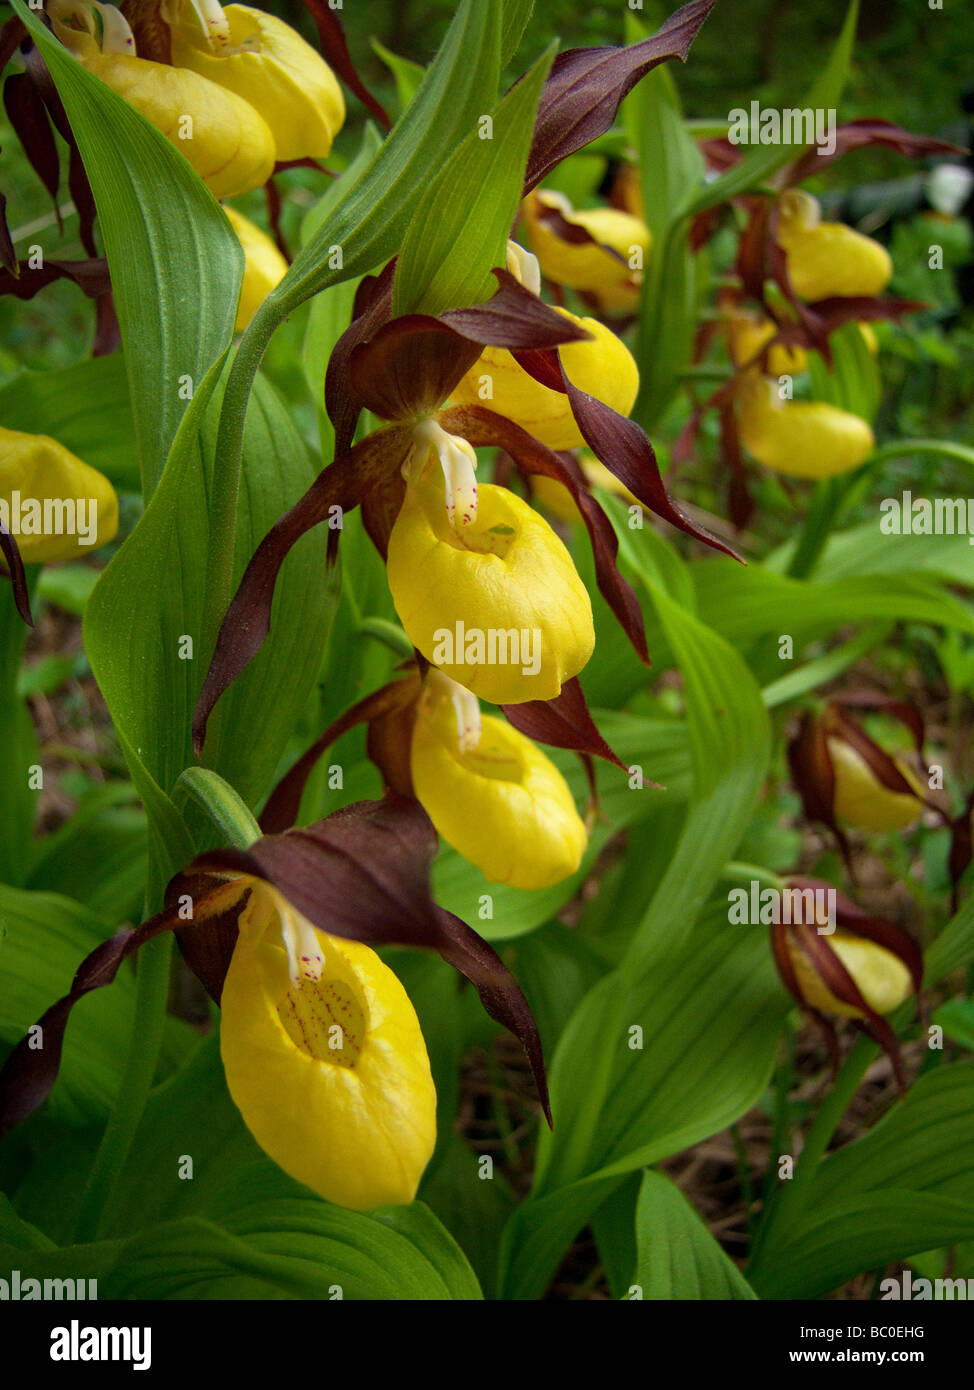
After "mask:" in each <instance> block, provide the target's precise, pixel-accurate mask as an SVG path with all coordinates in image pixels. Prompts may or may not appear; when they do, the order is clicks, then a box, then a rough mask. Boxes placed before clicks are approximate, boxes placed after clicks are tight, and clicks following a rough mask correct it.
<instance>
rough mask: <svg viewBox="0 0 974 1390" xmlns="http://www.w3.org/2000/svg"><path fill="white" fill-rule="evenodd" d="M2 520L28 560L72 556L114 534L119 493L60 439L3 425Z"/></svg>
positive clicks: (0, 451) (38, 561)
mask: <svg viewBox="0 0 974 1390" xmlns="http://www.w3.org/2000/svg"><path fill="white" fill-rule="evenodd" d="M0 520H2V521H3V523H4V525H5V526H6V528H7V530H8V531H9V532H10V533H11V534H12V535H13V537H14V539H15V540H16V542H17V548H18V549H19V551H20V556H21V559H22V560H23V561H24V564H27V565H31V564H45V563H48V562H50V561H54V560H70V559H74V558H75V557H76V556H78V555H84V554H89V553H90V552H91V551H92V550H94V549H95V547H96V546H99V545H106V544H107V543H108V541H110V540H111V539H112V537H113V536H114V535H115V533H116V531H117V530H118V498H117V497H116V496H115V489H114V488H113V487H112V485H111V483H110V482H109V481H108V479H107V478H106V477H105V476H104V474H102V473H99V472H98V470H97V469H96V468H92V467H90V466H89V465H88V464H87V463H84V462H82V460H81V459H79V458H78V457H77V455H75V454H72V453H71V451H70V449H66V448H65V447H64V445H63V444H59V443H58V441H57V440H56V439H51V438H50V437H49V436H48V435H46V434H24V433H23V432H22V431H20V430H7V429H3V428H2V427H0Z"/></svg>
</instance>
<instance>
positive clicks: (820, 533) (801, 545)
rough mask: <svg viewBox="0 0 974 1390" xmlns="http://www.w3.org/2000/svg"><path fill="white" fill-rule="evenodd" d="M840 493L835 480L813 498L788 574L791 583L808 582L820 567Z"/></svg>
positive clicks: (818, 487)
mask: <svg viewBox="0 0 974 1390" xmlns="http://www.w3.org/2000/svg"><path fill="white" fill-rule="evenodd" d="M840 500H841V493H840V491H839V488H838V487H837V486H836V479H835V478H829V479H828V480H827V481H826V482H822V483H819V484H818V485H817V486H816V488H815V491H814V492H813V494H812V504H811V506H810V507H809V509H808V515H807V516H806V518H805V523H804V525H803V526H802V529H801V534H800V535H799V537H798V545H797V546H796V547H795V553H794V555H793V556H792V557H791V564H790V565H789V566H788V574H789V575H790V576H791V578H792V579H807V578H808V577H809V576H810V575H811V574H812V573H813V571H814V569H815V566H816V565H817V564H818V561H819V557H820V556H821V554H822V551H823V550H824V549H825V545H826V542H827V541H828V538H829V535H830V534H831V531H832V526H833V523H834V522H835V518H836V514H837V512H838V509H839V503H840Z"/></svg>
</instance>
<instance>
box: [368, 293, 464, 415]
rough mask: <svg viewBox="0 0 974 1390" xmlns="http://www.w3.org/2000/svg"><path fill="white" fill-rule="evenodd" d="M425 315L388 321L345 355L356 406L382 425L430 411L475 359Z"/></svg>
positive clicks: (460, 340)
mask: <svg viewBox="0 0 974 1390" xmlns="http://www.w3.org/2000/svg"><path fill="white" fill-rule="evenodd" d="M480 352H481V345H480V344H479V343H472V342H469V341H466V340H465V339H463V338H461V337H460V336H459V334H457V333H455V332H454V331H453V330H452V329H450V328H445V327H444V326H443V324H442V323H440V322H439V320H437V319H435V318H432V317H430V316H429V315H428V314H408V315H406V316H404V317H403V318H397V319H392V321H391V322H389V323H387V324H385V325H384V326H383V327H382V328H380V329H379V331H378V333H376V334H375V336H374V337H373V338H371V339H370V341H369V342H367V343H360V344H359V346H358V347H356V348H354V349H353V350H352V352H351V353H350V354H349V358H348V385H349V388H350V390H351V392H352V396H353V398H354V399H355V401H356V403H357V404H361V406H363V407H364V408H365V409H366V410H370V411H371V412H372V413H373V415H378V416H379V418H380V419H382V420H414V419H416V418H417V417H419V416H422V415H428V414H431V413H432V412H433V411H434V410H436V408H437V406H439V405H440V404H441V403H442V402H443V401H445V400H446V398H447V396H448V395H449V394H450V392H451V391H452V390H453V388H454V387H455V386H456V384H457V382H458V381H459V380H460V378H461V377H462V376H464V375H465V373H466V372H468V371H469V370H470V368H471V367H472V366H473V364H474V363H475V362H476V360H477V358H478V357H479V356H480Z"/></svg>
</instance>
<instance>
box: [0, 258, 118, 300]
mask: <svg viewBox="0 0 974 1390" xmlns="http://www.w3.org/2000/svg"><path fill="white" fill-rule="evenodd" d="M55 280H70V281H72V283H73V284H75V285H77V286H78V288H79V289H80V290H82V291H83V292H84V293H85V294H86V295H87V296H88V298H89V299H100V298H102V296H103V295H106V294H108V293H109V291H110V290H111V287H112V282H111V280H110V279H109V275H108V262H107V260H106V259H105V258H104V256H99V257H98V258H97V259H93V260H91V259H90V260H85V261H54V260H45V261H44V264H43V265H39V266H35V267H31V265H30V263H29V262H28V261H21V262H20V264H19V266H18V274H16V275H11V274H10V273H9V272H7V271H5V270H4V271H0V294H12V295H13V296H14V297H15V298H16V299H33V298H34V296H35V294H39V293H40V292H41V290H43V289H45V288H46V287H47V286H48V285H50V284H53V282H54V281H55Z"/></svg>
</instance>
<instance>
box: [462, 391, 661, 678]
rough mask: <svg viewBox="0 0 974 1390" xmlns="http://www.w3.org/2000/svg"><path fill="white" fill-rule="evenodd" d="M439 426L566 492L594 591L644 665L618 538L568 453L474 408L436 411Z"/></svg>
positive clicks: (639, 618) (640, 628)
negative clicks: (583, 534)
mask: <svg viewBox="0 0 974 1390" xmlns="http://www.w3.org/2000/svg"><path fill="white" fill-rule="evenodd" d="M440 424H441V425H442V426H443V428H444V429H445V430H448V431H449V432H450V433H452V434H459V435H462V436H463V437H464V438H465V439H467V440H468V441H469V442H470V443H471V444H473V445H474V446H475V447H476V446H478V445H483V446H485V447H489V446H491V445H496V446H497V447H498V448H501V449H505V450H506V451H507V453H509V454H510V456H511V457H512V458H513V459H514V461H515V463H516V464H517V466H518V468H519V469H520V470H521V472H522V473H527V474H531V473H541V474H543V475H544V477H546V478H554V479H555V481H556V482H559V483H561V484H563V486H565V487H566V488H567V489H568V491H569V492H570V493H571V496H572V500H573V501H574V503H575V506H576V507H577V508H578V510H579V512H580V513H581V516H582V520H583V521H584V522H585V526H586V528H587V529H588V533H589V538H590V540H591V542H592V554H593V556H594V558H595V577H596V581H597V583H598V586H599V591H600V593H601V594H602V596H603V598H604V599H605V601H606V603H607V604H608V605H609V607H610V608H611V609H612V611H613V613H614V614H615V615H616V617H617V618H618V620H619V622H620V624H621V625H622V628H623V630H624V632H625V633H626V635H627V637H628V638H629V640H630V642H631V643H632V645H633V647H634V648H635V650H636V654H637V656H638V657H639V659H640V661H642V662H644V663H645V664H646V665H647V666H648V665H649V653H648V651H647V650H646V633H645V628H644V625H643V615H642V610H641V608H640V607H639V600H638V599H637V598H636V595H635V593H634V591H633V588H632V585H631V584H629V582H628V581H627V580H626V579H624V578H623V577H622V575H621V574H620V572H619V567H618V565H617V564H616V556H617V555H618V553H619V541H618V538H617V536H616V533H615V530H614V529H613V526H612V523H611V521H610V520H609V518H608V517H607V516H606V514H605V512H604V511H603V510H602V508H601V507H600V506H599V504H598V502H596V500H595V498H594V497H593V496H592V494H591V493H590V492H589V491H588V488H587V487H586V485H585V481H584V478H583V475H582V470H581V469H580V468H579V466H578V464H577V462H576V461H575V459H574V458H573V457H572V456H571V454H556V453H555V452H554V450H552V449H549V448H548V447H547V446H546V445H544V444H539V443H538V441H537V440H536V439H534V438H533V436H531V435H530V434H528V433H527V431H526V430H522V429H521V427H520V425H515V424H514V423H513V421H511V420H506V419H505V418H504V417H503V416H502V415H496V414H495V413H494V411H492V410H487V409H485V408H484V407H483V406H479V405H465V406H451V407H450V408H449V409H447V410H444V411H442V412H441V414H440Z"/></svg>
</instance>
